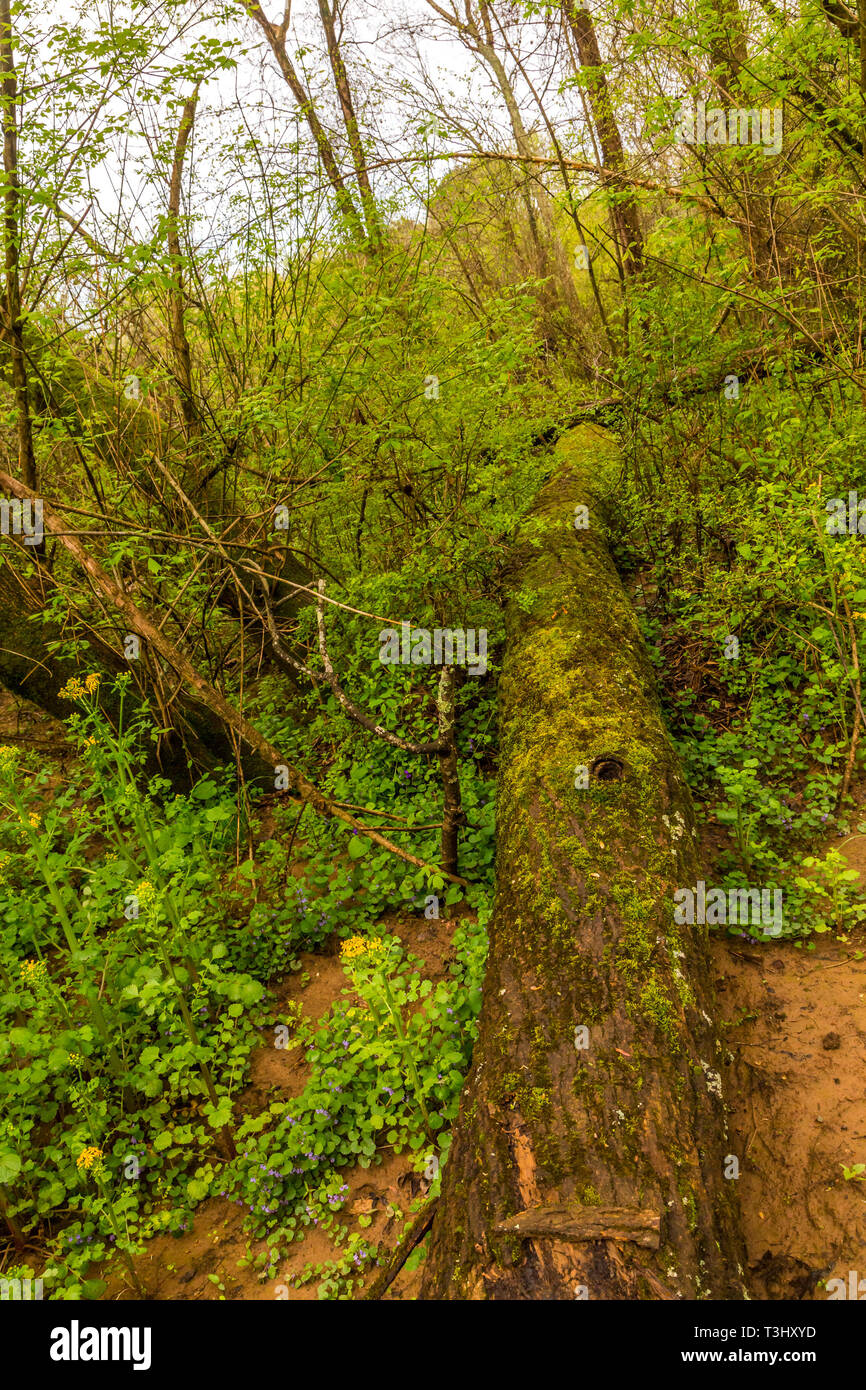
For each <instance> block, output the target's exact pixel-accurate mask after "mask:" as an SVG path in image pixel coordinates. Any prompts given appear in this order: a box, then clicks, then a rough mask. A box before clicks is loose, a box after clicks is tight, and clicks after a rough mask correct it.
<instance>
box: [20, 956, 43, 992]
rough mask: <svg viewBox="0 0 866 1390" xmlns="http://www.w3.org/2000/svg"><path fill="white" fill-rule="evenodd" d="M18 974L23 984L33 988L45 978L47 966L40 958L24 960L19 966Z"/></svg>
mask: <svg viewBox="0 0 866 1390" xmlns="http://www.w3.org/2000/svg"><path fill="white" fill-rule="evenodd" d="M19 974H20V975H21V978H22V980H23V981H24V983H25V985H30V986H31V988H33V989H35V988H36V987H37V985H41V984H44V982H45V981H46V980H47V978H48V967H47V966H46V964H45V962H44V961H42V960H24V961H22V962H21V965H20V967H19Z"/></svg>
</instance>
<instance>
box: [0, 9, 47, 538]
mask: <svg viewBox="0 0 866 1390" xmlns="http://www.w3.org/2000/svg"><path fill="white" fill-rule="evenodd" d="M0 74H2V83H0V91H2V106H3V171H4V174H5V187H4V191H3V243H4V261H5V269H6V337H7V341H8V343H9V356H10V359H11V363H12V388H13V390H14V392H15V405H16V412H17V430H18V471H19V473H20V474H21V478H22V480H23V482H25V483H26V484H27V486H28V487H29V488H32V489H33V491H34V492H35V491H36V488H37V487H38V482H37V478H36V457H35V454H34V451H33V421H32V418H31V413H30V387H29V383H28V380H27V360H26V357H25V355H24V328H23V324H22V319H21V284H20V278H19V264H20V259H21V191H20V187H19V183H18V78H17V75H16V72H15V51H14V48H13V36H12V18H11V8H10V4H9V0H0ZM37 548H39V547H37Z"/></svg>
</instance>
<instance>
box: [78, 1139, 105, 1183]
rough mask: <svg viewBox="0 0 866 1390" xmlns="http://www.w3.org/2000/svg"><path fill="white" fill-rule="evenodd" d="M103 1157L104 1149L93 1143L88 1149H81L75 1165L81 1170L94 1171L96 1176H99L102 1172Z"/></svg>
mask: <svg viewBox="0 0 866 1390" xmlns="http://www.w3.org/2000/svg"><path fill="white" fill-rule="evenodd" d="M102 1159H103V1153H102V1150H101V1149H98V1148H97V1147H96V1145H95V1144H91V1145H89V1146H88V1147H87V1148H86V1149H82V1150H81V1153H80V1154H79V1155H78V1157H77V1158H76V1160H75V1166H76V1168H77V1169H78V1171H79V1172H86V1173H93V1174H94V1176H97V1175H98V1174H99V1173H101V1172H102Z"/></svg>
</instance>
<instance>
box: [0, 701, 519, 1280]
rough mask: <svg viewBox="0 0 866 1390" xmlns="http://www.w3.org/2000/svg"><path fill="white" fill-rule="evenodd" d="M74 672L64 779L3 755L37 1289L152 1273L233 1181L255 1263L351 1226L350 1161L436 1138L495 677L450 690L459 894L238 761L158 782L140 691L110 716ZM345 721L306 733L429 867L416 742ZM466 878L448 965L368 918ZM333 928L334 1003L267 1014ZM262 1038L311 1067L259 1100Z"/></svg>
mask: <svg viewBox="0 0 866 1390" xmlns="http://www.w3.org/2000/svg"><path fill="white" fill-rule="evenodd" d="M125 680H126V678H121V679H120V681H119V682H118V685H117V687H116V692H115V693H116V694H117V695H118V696H119V698H120V700H121V704H122V701H123V696H124V692H125ZM65 693H66V695H67V697H68V698H69V699H70V710H71V711H73V712H72V713H71V715H70V719H69V721H68V728H69V734H70V738H71V739H72V741H73V743H74V745H75V746H76V748H77V753H78V756H77V758H76V759H75V760H74V762H73V763H72V764H71V769H70V771H69V772H68V773H67V774H66V775H65V776H60V775H58V772H57V769H56V768H55V767H53V766H51V765H48V764H46V763H40V762H37V761H36V760H35V759H34V757H33V755H31V754H21V753H19V752H18V750H17V749H15V748H14V747H5V748H3V749H2V750H0V802H2V805H3V810H4V815H3V823H2V831H0V835H2V840H0V873H2V896H0V936H2V951H0V970H2V977H0V978H2V993H0V1016H2V1022H3V1027H2V1039H0V1063H2V1071H0V1077H2V1079H0V1112H2V1121H0V1195H2V1199H3V1219H4V1221H5V1223H6V1226H7V1229H8V1232H9V1234H10V1236H11V1237H12V1238H13V1239H14V1240H15V1241H16V1243H17V1247H18V1249H17V1258H20V1260H21V1261H22V1263H21V1265H20V1266H16V1268H20V1269H21V1270H25V1269H32V1270H33V1271H34V1272H36V1271H37V1270H38V1271H39V1272H40V1273H41V1275H42V1277H43V1281H44V1285H45V1297H48V1298H61V1299H78V1298H87V1297H98V1296H99V1295H100V1293H101V1292H102V1290H103V1289H104V1288H105V1281H106V1279H107V1278H109V1277H111V1272H112V1270H113V1269H115V1268H117V1269H118V1271H119V1272H120V1273H121V1274H122V1276H123V1278H124V1279H126V1280H127V1281H128V1282H129V1283H130V1284H131V1285H132V1286H133V1288H134V1289H136V1290H137V1291H138V1292H139V1293H140V1292H141V1287H140V1284H139V1281H138V1276H137V1274H136V1272H135V1267H134V1264H135V1255H136V1254H137V1253H138V1252H140V1251H141V1250H142V1248H143V1245H144V1242H145V1241H146V1240H148V1239H149V1238H151V1237H153V1236H154V1235H157V1234H160V1233H166V1232H168V1233H172V1234H174V1235H181V1234H182V1233H183V1232H184V1231H185V1230H187V1229H188V1228H189V1225H190V1222H191V1220H192V1216H193V1214H194V1212H195V1209H196V1206H197V1205H198V1204H199V1203H200V1202H202V1201H203V1200H205V1199H206V1198H208V1197H211V1196H214V1195H217V1194H219V1193H225V1194H226V1195H227V1197H229V1198H231V1199H232V1200H234V1201H237V1202H238V1203H240V1204H241V1205H242V1206H243V1207H244V1208H245V1209H246V1216H247V1228H248V1231H249V1234H250V1237H251V1239H256V1238H262V1237H266V1238H267V1242H268V1251H269V1252H270V1253H268V1254H267V1255H266V1256H265V1257H264V1260H261V1259H258V1260H257V1264H258V1267H259V1269H260V1273H261V1275H262V1277H263V1278H267V1277H269V1276H270V1275H272V1273H273V1270H274V1268H275V1265H274V1261H275V1260H276V1259H277V1258H278V1252H279V1251H280V1250H284V1249H285V1248H286V1247H287V1246H288V1245H289V1244H290V1243H291V1241H292V1240H294V1239H296V1238H297V1237H298V1236H299V1235H300V1234H302V1232H303V1230H304V1229H305V1228H306V1227H308V1226H310V1225H312V1224H315V1223H316V1222H319V1223H325V1224H327V1225H329V1227H330V1224H331V1223H333V1222H335V1221H336V1217H337V1214H338V1212H339V1210H340V1207H341V1203H342V1197H343V1195H344V1192H345V1184H344V1181H343V1179H342V1177H341V1170H343V1169H345V1168H347V1167H348V1166H350V1165H353V1164H355V1163H360V1164H362V1165H363V1166H367V1165H369V1164H370V1163H373V1162H376V1161H377V1160H378V1157H379V1156H380V1155H381V1152H382V1151H383V1149H386V1148H387V1149H397V1150H400V1149H406V1150H407V1151H408V1152H410V1153H412V1154H414V1155H416V1157H417V1160H418V1162H419V1164H421V1165H422V1166H423V1165H426V1164H429V1163H430V1162H431V1161H432V1159H433V1158H435V1159H436V1162H437V1163H438V1162H441V1161H444V1157H445V1154H446V1152H447V1146H448V1128H449V1126H450V1123H451V1121H452V1119H453V1117H454V1114H455V1113H456V1105H457V1098H458V1095H459V1091H460V1086H461V1084H462V1079H463V1076H464V1074H465V1071H466V1068H467V1066H468V1061H469V1055H470V1052H471V1046H472V1041H473V1038H474V1033H475V1019H476V1015H477V1012H478V1008H479V1003H480V983H481V976H482V970H483V961H484V953H485V949H486V933H485V921H486V915H487V912H488V897H489V890H490V887H491V866H492V854H493V850H492V835H493V801H492V782H491V779H490V774H489V770H488V767H486V766H485V764H488V766H489V759H488V758H487V750H489V739H490V735H489V708H488V705H489V697H485V698H481V699H478V700H477V703H476V705H473V704H472V694H471V692H470V696H469V698H468V699H466V700H465V701H464V709H463V711H462V713H461V738H462V739H464V740H465V741H466V742H467V743H472V744H474V745H475V746H476V747H477V749H478V753H477V756H476V757H475V758H473V756H472V753H471V750H470V753H469V756H468V757H467V758H466V759H464V764H463V780H464V799H465V804H466V807H467V810H468V813H469V818H470V825H469V827H468V829H467V832H466V834H467V846H466V865H467V870H466V871H467V872H468V874H469V876H471V877H474V880H475V881H474V884H473V886H472V887H471V888H470V889H468V890H466V891H465V892H464V891H461V890H458V889H457V888H456V887H454V886H449V885H448V884H447V883H446V882H445V880H444V879H443V878H442V876H441V875H440V874H437V873H436V872H435V871H434V870H416V869H415V868H414V867H413V866H411V865H408V864H406V863H405V862H404V861H402V860H400V859H398V858H396V857H395V856H393V855H390V854H388V853H387V852H385V851H378V850H376V849H375V847H374V848H371V842H370V841H369V840H367V839H366V838H365V837H363V836H359V835H352V834H351V833H349V832H348V831H347V830H346V828H345V827H344V826H342V825H340V824H338V823H337V822H325V821H321V820H319V818H317V817H315V816H314V814H313V813H312V812H311V811H308V812H307V820H306V822H305V823H304V825H303V826H302V827H299V826H298V808H297V805H296V804H295V803H293V802H291V800H289V799H288V798H276V799H275V800H274V799H272V798H268V799H267V800H265V801H263V799H262V794H261V793H260V792H258V793H252V794H250V795H247V794H245V793H244V792H243V790H241V789H239V788H238V786H237V783H236V780H235V776H234V773H233V772H230V771H227V772H225V773H222V774H212V775H209V776H205V777H202V778H201V779H200V780H199V781H198V782H197V784H196V785H195V786H194V788H193V789H192V791H191V792H190V793H189V794H188V795H185V796H180V795H173V794H172V793H171V789H170V787H169V785H168V783H166V782H164V781H162V780H161V779H151V780H150V781H149V782H148V781H147V780H146V778H145V777H144V774H143V771H142V767H143V763H144V759H145V751H146V748H147V746H148V743H149V742H150V740H152V738H153V737H154V736H155V728H154V726H153V725H152V723H151V722H150V721H149V719H148V718H147V716H146V715H145V714H144V713H142V712H141V711H139V713H138V714H136V716H135V717H134V718H132V719H130V720H128V721H127V722H126V723H125V724H122V725H121V731H120V733H118V732H117V731H116V730H115V729H114V728H113V727H112V726H111V725H110V724H109V723H108V722H107V721H106V719H105V718H104V715H103V712H102V708H101V704H100V701H101V694H102V691H101V687H100V683H99V681H98V680H97V678H96V677H93V678H91V679H90V680H89V681H85V680H82V681H79V682H74V681H73V682H70V685H69V687H67V689H66V691H65ZM262 698H263V700H265V701H266V700H267V698H268V692H267V686H265V687H264V689H263V696H262ZM322 718H323V720H324V715H323V716H322ZM342 732H343V731H340V730H337V731H336V732H335V730H334V729H333V727H329V737H328V746H327V748H321V747H320V748H319V749H318V756H319V768H318V769H317V771H318V772H319V774H320V776H321V779H322V781H323V782H324V783H325V784H327V786H328V790H329V791H330V792H331V793H332V794H338V793H339V794H341V795H342V796H343V797H344V799H346V800H348V801H353V802H357V803H359V804H362V805H367V804H370V805H373V801H372V797H371V792H372V789H373V788H374V787H375V789H376V794H377V797H381V796H382V795H383V788H382V781H383V778H384V779H385V780H386V782H387V786H386V794H388V802H387V804H388V806H389V811H396V812H397V813H398V815H399V816H400V817H401V818H402V819H401V824H402V825H404V826H405V827H406V828H407V829H408V831H409V833H408V835H407V836H406V837H405V839H404V842H405V843H407V845H411V848H412V851H413V852H415V853H418V852H419V851H420V852H421V853H422V854H423V856H424V857H425V858H426V859H428V860H429V861H432V862H434V863H435V861H436V859H437V849H436V835H435V832H431V833H429V834H428V833H427V832H425V831H423V830H419V831H416V830H415V828H414V827H415V826H423V825H426V824H429V823H430V822H431V821H435V819H436V808H437V805H438V800H439V797H438V792H437V789H436V785H435V780H434V779H433V778H432V776H430V775H429V770H428V768H427V767H426V765H425V760H424V759H422V758H414V759H409V758H407V757H406V755H402V754H399V753H396V750H393V749H388V756H387V757H386V758H385V760H384V761H383V758H382V756H381V752H380V747H381V746H380V745H379V744H378V743H374V741H373V740H371V739H368V738H367V737H366V736H364V738H363V739H362V740H359V739H358V737H357V731H356V730H354V731H352V733H351V736H349V733H348V731H346V736H345V739H344V738H343V737H342V736H341V735H342ZM428 736H429V735H428ZM389 757H390V760H391V761H390V764H389V762H388V758H389ZM311 761H312V760H311ZM407 771H408V772H409V773H410V775H409V776H408V777H407V776H405V775H402V774H405V772H407ZM401 775H402V780H401ZM391 787H393V788H394V795H393V796H391V795H390V793H389V791H388V789H389V788H391ZM398 789H399V791H398ZM376 804H379V803H378V801H377V803H376ZM268 808H270V809H269V820H268V822H267V832H266V831H265V830H264V828H263V827H264V823H265V822H264V812H265V810H266V809H268ZM295 832H297V833H295ZM293 835H294V840H293ZM461 867H463V866H462V864H461ZM458 901H459V902H461V903H462V906H461V907H460V912H461V914H462V915H461V917H460V918H459V920H458V921H456V924H455V929H454V937H453V959H452V962H451V965H450V968H449V974H448V977H447V979H446V980H444V981H440V982H439V983H437V984H436V985H433V984H432V983H431V982H430V981H429V980H425V979H424V978H423V973H422V966H421V963H420V962H419V961H417V960H416V959H414V958H412V957H411V956H408V955H406V954H405V952H404V951H403V948H402V947H401V945H400V942H399V941H398V939H397V938H396V936H393V935H389V934H387V933H386V932H385V931H384V930H383V928H382V926H381V925H380V924H379V919H380V918H381V917H382V916H383V914H385V913H390V914H393V913H402V914H404V915H405V914H413V913H414V914H416V915H421V914H424V913H426V915H427V916H428V917H430V916H435V915H437V914H438V915H440V916H442V917H444V916H446V915H449V914H450V913H451V912H452V910H453V909H454V907H455V906H456V904H457V903H458ZM341 938H342V939H343V946H344V951H345V955H344V958H343V961H344V968H345V972H346V986H345V991H344V994H343V996H342V997H341V999H340V1000H339V1001H337V1002H336V1003H335V1004H334V1005H333V1006H332V1008H331V1009H330V1010H329V1012H328V1014H327V1015H326V1016H325V1018H324V1019H322V1020H320V1021H319V1022H318V1023H316V1024H308V1023H302V1022H301V1021H300V1020H299V1018H298V1017H297V1016H296V1015H294V1014H289V1015H282V1016H280V1015H279V1013H278V1009H277V1006H276V1005H275V1004H274V1003H273V1002H272V998H273V996H272V990H271V985H272V983H274V982H275V981H276V980H278V979H279V978H280V977H281V976H284V975H285V974H286V973H287V972H289V971H292V970H297V969H298V968H299V965H300V961H299V957H300V954H301V952H303V951H309V950H317V949H330V950H333V949H337V948H338V947H339V941H340V939H341ZM335 943H336V945H335ZM263 1038H264V1041H265V1045H268V1046H271V1045H274V1046H284V1047H289V1048H294V1047H302V1048H303V1049H304V1054H305V1061H306V1063H307V1065H308V1067H309V1081H308V1084H307V1086H306V1088H305V1090H304V1092H303V1093H302V1095H301V1096H300V1097H298V1098H297V1099H296V1100H294V1101H292V1102H290V1103H281V1104H272V1105H269V1106H268V1107H267V1108H266V1109H265V1110H264V1111H262V1112H261V1113H258V1114H256V1113H248V1111H247V1102H246V1099H245V1096H244V1086H245V1082H246V1080H247V1078H248V1075H249V1067H250V1058H251V1054H252V1052H253V1050H254V1049H256V1048H260V1047H261V1046H262V1042H263ZM335 1230H336V1233H337V1235H338V1237H340V1238H343V1237H341V1233H340V1229H337V1228H335ZM347 1248H348V1249H350V1250H351V1253H352V1255H353V1256H354V1253H356V1251H355V1248H354V1246H350V1247H347ZM335 1288H336V1285H335ZM335 1296H341V1295H337V1294H335Z"/></svg>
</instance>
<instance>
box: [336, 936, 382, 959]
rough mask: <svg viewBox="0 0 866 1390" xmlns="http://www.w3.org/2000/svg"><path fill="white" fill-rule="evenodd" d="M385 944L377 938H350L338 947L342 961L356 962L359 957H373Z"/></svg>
mask: <svg viewBox="0 0 866 1390" xmlns="http://www.w3.org/2000/svg"><path fill="white" fill-rule="evenodd" d="M384 945H385V943H384V941H382V939H381V937H378V936H350V937H349V938H348V940H346V941H344V942H343V944H342V946H341V947H340V955H341V956H342V957H343V960H357V959H358V958H359V957H360V956H367V955H375V954H376V953H377V952H378V951H381V950H382V949H383V947H384Z"/></svg>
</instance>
